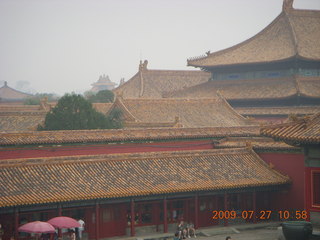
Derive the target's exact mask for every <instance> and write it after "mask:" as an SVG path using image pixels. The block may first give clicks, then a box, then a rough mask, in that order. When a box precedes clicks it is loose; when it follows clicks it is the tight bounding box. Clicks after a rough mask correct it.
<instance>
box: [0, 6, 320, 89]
mask: <svg viewBox="0 0 320 240" xmlns="http://www.w3.org/2000/svg"><path fill="white" fill-rule="evenodd" d="M294 8H303V9H320V0H295V1H294ZM281 9H282V0H0V84H1V86H2V84H3V81H7V82H8V85H9V86H11V87H13V88H19V89H20V90H24V91H27V90H30V91H33V92H39V93H52V92H55V93H58V94H60V95H62V94H64V93H66V92H68V93H71V92H73V91H74V92H83V91H85V90H89V89H90V88H91V84H92V83H93V82H96V81H97V80H98V78H99V76H100V75H102V74H106V75H109V77H110V79H111V80H112V81H114V82H116V83H119V81H120V78H122V77H123V78H125V80H126V81H127V80H129V79H130V78H131V77H132V76H133V75H134V74H135V73H136V72H137V71H138V65H139V61H140V59H142V60H144V59H147V60H148V61H149V65H148V68H149V69H189V70H194V68H192V67H187V66H186V63H187V59H188V58H190V57H194V56H199V55H202V54H204V53H205V52H206V51H208V50H210V51H211V52H214V51H217V50H221V49H224V48H227V47H230V46H232V45H234V44H237V43H240V42H242V41H244V40H246V39H248V38H249V37H252V36H253V35H255V34H256V33H258V32H259V31H261V30H262V29H263V28H264V27H266V26H267V25H268V24H269V23H270V22H271V21H272V20H273V19H274V18H275V17H277V16H278V15H279V14H280V12H281Z"/></svg>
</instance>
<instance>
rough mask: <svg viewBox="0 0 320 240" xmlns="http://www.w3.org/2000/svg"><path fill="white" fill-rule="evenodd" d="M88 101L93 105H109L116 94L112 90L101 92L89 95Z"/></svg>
mask: <svg viewBox="0 0 320 240" xmlns="http://www.w3.org/2000/svg"><path fill="white" fill-rule="evenodd" d="M87 99H88V101H89V102H92V103H107V102H113V100H114V93H113V92H112V91H110V90H101V91H99V92H97V93H96V94H94V93H90V92H89V93H87Z"/></svg>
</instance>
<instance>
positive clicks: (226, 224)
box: [224, 193, 229, 226]
mask: <svg viewBox="0 0 320 240" xmlns="http://www.w3.org/2000/svg"><path fill="white" fill-rule="evenodd" d="M226 211H228V194H227V193H225V194H224V212H226ZM228 225H229V222H228V219H227V218H224V226H228Z"/></svg>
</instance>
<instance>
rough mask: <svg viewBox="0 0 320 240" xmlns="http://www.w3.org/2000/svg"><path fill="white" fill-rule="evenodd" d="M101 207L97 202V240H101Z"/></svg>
mask: <svg viewBox="0 0 320 240" xmlns="http://www.w3.org/2000/svg"><path fill="white" fill-rule="evenodd" d="M99 213H100V205H99V203H98V201H97V202H96V240H99V238H100V236H99V232H100V229H99V226H100V214H99Z"/></svg>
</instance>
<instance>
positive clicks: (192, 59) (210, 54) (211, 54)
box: [187, 11, 285, 66]
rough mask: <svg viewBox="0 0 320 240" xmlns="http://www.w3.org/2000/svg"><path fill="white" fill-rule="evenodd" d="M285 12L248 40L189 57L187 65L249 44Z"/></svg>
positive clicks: (282, 13)
mask: <svg viewBox="0 0 320 240" xmlns="http://www.w3.org/2000/svg"><path fill="white" fill-rule="evenodd" d="M284 14H285V12H284V11H282V12H281V13H280V14H279V15H278V16H277V17H276V18H275V19H274V20H273V21H272V22H271V23H269V24H268V25H267V26H266V27H264V28H263V29H262V30H261V31H259V32H258V33H256V34H254V35H253V36H252V37H250V38H248V39H246V40H244V41H242V42H240V43H238V44H236V45H233V46H231V47H228V48H224V49H222V50H219V51H216V52H213V53H208V54H207V55H202V56H200V57H195V58H189V59H188V60H187V65H188V66H195V65H190V64H189V62H192V61H198V60H202V59H206V58H208V57H210V56H213V55H215V56H216V55H221V54H224V53H225V52H228V51H230V50H233V49H236V48H238V47H241V46H243V45H245V44H247V43H248V42H250V41H252V40H253V39H255V38H256V37H257V36H260V35H262V34H263V33H264V32H266V31H267V30H269V28H270V27H271V26H273V25H275V24H276V23H277V22H278V21H279V19H281V17H282V15H284Z"/></svg>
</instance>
